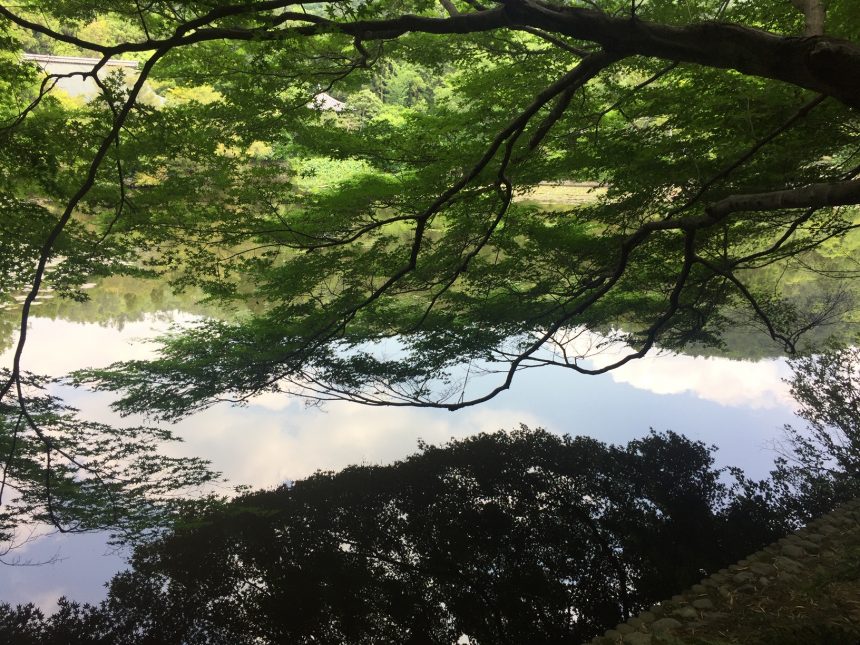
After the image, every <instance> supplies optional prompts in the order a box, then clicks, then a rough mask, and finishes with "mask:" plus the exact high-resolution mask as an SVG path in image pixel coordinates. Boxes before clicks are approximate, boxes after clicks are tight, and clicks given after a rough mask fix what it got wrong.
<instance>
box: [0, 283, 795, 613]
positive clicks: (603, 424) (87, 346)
mask: <svg viewBox="0 0 860 645" xmlns="http://www.w3.org/2000/svg"><path fill="white" fill-rule="evenodd" d="M98 301H99V299H98V298H94V301H93V303H92V304H91V305H89V307H90V310H80V309H77V310H76V312H77V315H75V316H69V317H73V318H75V319H77V320H82V319H83V320H90V321H94V320H98V319H99V318H100V317H102V318H103V320H102V324H98V323H97V322H86V323H82V322H71V321H69V320H63V319H62V318H57V319H51V318H34V319H33V320H32V324H31V330H30V335H29V340H28V344H27V348H26V350H25V354H24V368H25V369H27V370H29V371H33V372H36V373H41V374H50V375H56V376H59V375H62V374H65V373H67V372H69V371H71V370H73V369H77V368H81V367H97V366H103V365H107V364H109V363H111V362H114V361H117V360H125V359H130V358H145V357H147V356H149V355H151V354H152V352H153V350H154V346H153V345H152V343H148V342H146V341H147V339H151V338H153V337H154V336H156V335H158V334H159V333H162V332H164V331H165V330H166V329H167V328H168V326H169V324H170V323H169V321H170V320H174V321H178V322H180V323H181V322H182V321H184V320H190V317H189V315H188V314H181V313H176V312H174V313H172V314H165V313H160V314H151V313H150V314H145V315H141V316H138V317H139V318H140V319H139V320H135V321H132V322H128V321H125V322H122V324H117V323H118V322H119V321H121V320H122V318H121V317H120V318H117V317H116V316H115V315H114V314H115V312H114V313H110V312H104V315H103V316H100V315H99V311H98V310H95V309H94V308H95V307H96V306H97V304H96V303H97V302H98ZM46 304H47V303H46ZM46 309H47V307H46ZM82 311H83V314H82ZM0 359H2V364H4V365H8V364H9V363H10V361H11V350H7V351H5V352H4V353H3V354H2V357H0ZM600 361H609V357H597V358H595V359H594V361H593V363H592V364H600ZM787 375H788V369H787V367H786V366H785V363H784V362H783V361H782V360H764V361H758V362H750V361H736V360H729V359H724V358H693V357H689V356H679V355H662V356H657V355H652V356H648V357H646V358H644V359H641V360H639V361H634V362H631V363H628V364H627V365H625V366H624V367H623V368H621V369H619V370H617V371H615V372H612V373H610V374H607V375H602V376H596V377H587V376H581V375H578V374H574V373H568V372H566V371H562V370H558V369H542V370H528V371H527V372H525V373H522V374H521V375H519V376H518V377H517V379H516V380H515V382H514V386H513V389H512V390H511V391H508V392H505V393H503V394H502V395H500V396H499V397H497V398H496V399H494V400H492V401H490V402H488V403H485V404H483V405H482V406H479V407H475V408H468V409H465V410H461V411H459V412H455V413H451V412H447V411H443V410H423V409H405V408H367V407H362V406H358V405H356V404H350V403H330V404H328V405H326V407H324V408H322V409H319V408H314V407H311V408H308V407H306V406H304V404H303V403H302V402H301V401H299V400H295V399H288V398H285V397H283V396H276V395H264V396H262V397H259V398H257V399H255V400H254V402H253V403H252V404H251V405H249V406H247V407H243V408H235V407H230V406H228V405H226V404H225V405H219V406H216V407H214V408H212V409H210V410H207V411H205V412H202V413H200V414H197V415H195V416H193V417H191V418H188V419H185V420H183V421H181V422H180V423H179V424H177V425H175V426H174V427H173V428H172V429H173V430H174V431H175V432H176V434H177V435H179V436H181V437H182V438H183V439H184V443H182V444H179V445H178V446H171V447H170V450H171V451H172V452H173V453H174V454H183V455H195V456H201V457H204V458H207V459H210V460H211V461H212V462H213V464H214V467H215V468H216V469H217V470H220V471H222V472H223V473H224V475H225V476H226V477H228V478H229V479H230V482H231V483H232V484H247V485H250V486H253V487H272V486H275V485H277V484H279V483H281V482H283V481H285V480H294V479H298V478H301V477H304V476H306V475H308V474H310V473H312V472H314V471H315V470H318V469H322V470H329V469H339V468H342V467H344V466H346V465H348V464H352V463H359V462H369V463H386V462H390V461H393V460H395V459H398V458H401V457H404V456H406V455H407V454H409V453H411V452H414V451H415V450H416V444H417V442H418V440H419V439H423V440H424V441H427V442H429V443H439V442H444V441H446V440H447V439H449V438H451V437H458V438H459V437H465V436H468V435H471V434H475V433H478V432H493V431H496V430H499V429H500V428H512V427H515V426H516V425H517V424H519V423H525V424H527V425H530V426H542V427H545V428H546V429H548V430H550V431H553V432H558V433H569V434H584V435H590V436H593V437H597V438H599V439H601V440H603V441H607V442H617V443H622V442H626V441H628V440H630V439H633V438H636V437H640V436H642V435H644V434H646V433H647V432H648V430H649V428H654V429H655V430H668V429H671V430H674V431H676V432H679V433H682V434H685V435H687V436H688V437H691V438H694V439H701V440H703V441H705V442H706V443H708V444H716V445H717V446H718V447H719V449H720V451H719V454H718V461H719V465H736V466H740V467H742V468H743V469H744V470H746V471H747V473H748V474H749V475H751V476H755V477H763V476H765V475H766V474H767V471H768V470H769V468H770V466H771V464H772V462H773V457H774V453H773V451H772V449H771V445H772V443H773V442H774V441H775V440H778V439H779V437H780V434H781V429H782V426H783V424H785V423H789V422H792V421H795V419H794V417H793V415H792V409H793V403H792V401H791V399H790V397H789V395H788V388H787V386H786V385H785V384H784V383H783V382H782V380H781V379H782V378H785V377H786V376H787ZM56 393H57V394H59V395H61V396H63V397H64V398H65V400H66V401H67V402H69V403H70V404H72V405H74V406H76V407H78V408H80V409H81V410H82V411H83V413H84V416H86V417H87V418H91V419H93V420H97V421H103V422H107V423H135V422H140V421H141V420H139V419H125V420H123V421H119V419H118V417H117V415H115V414H114V413H112V412H111V410H110V408H109V404H110V401H111V398H110V395H107V394H95V393H91V392H85V391H80V390H72V389H68V388H57V390H56ZM16 555H17V557H18V558H20V559H21V561H22V562H27V561H32V562H38V561H43V560H47V559H51V558H55V557H56V558H59V559H58V561H57V562H55V563H53V564H46V565H43V566H33V567H30V566H21V567H2V569H0V571H2V575H0V601H3V602H10V603H13V604H14V603H20V602H35V603H37V604H39V605H40V606H42V607H43V608H44V609H46V610H48V611H50V610H51V609H52V608H53V606H54V601H55V600H56V598H57V597H58V596H61V595H66V596H68V597H70V598H73V599H75V600H79V601H88V602H95V601H98V600H99V599H101V598H102V597H103V596H104V593H105V590H104V587H103V585H104V583H105V582H106V581H107V580H108V579H109V577H110V576H111V575H112V573H114V572H115V571H117V570H119V569H121V568H122V567H123V564H124V560H123V555H124V554H122V553H112V552H111V551H110V550H109V548H108V547H107V546H106V542H105V538H104V536H102V535H88V536H50V537H46V538H42V539H40V540H38V541H35V542H33V543H31V544H28V545H27V546H25V547H23V548H21V549H19V550H18V551H17V552H16Z"/></svg>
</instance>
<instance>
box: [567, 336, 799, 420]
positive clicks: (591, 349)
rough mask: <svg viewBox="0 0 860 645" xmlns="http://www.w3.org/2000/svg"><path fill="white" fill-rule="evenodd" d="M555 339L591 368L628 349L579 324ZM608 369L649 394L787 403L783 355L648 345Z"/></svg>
mask: <svg viewBox="0 0 860 645" xmlns="http://www.w3.org/2000/svg"><path fill="white" fill-rule="evenodd" d="M560 340H561V342H567V343H568V345H567V346H568V349H569V350H570V351H571V352H572V353H573V354H576V355H579V356H582V357H586V359H585V360H586V362H587V363H589V365H590V367H592V368H602V367H606V366H608V365H611V364H612V363H614V362H616V361H618V360H619V359H620V358H622V357H624V356H625V355H627V354H629V353H630V352H632V351H633V350H631V349H630V348H629V347H628V346H627V345H625V344H624V343H621V342H614V343H607V340H606V339H605V338H604V337H602V336H600V335H598V334H592V333H589V332H583V331H580V330H576V331H572V332H568V335H567V337H566V338H561V339H560ZM610 374H611V377H612V380H613V381H615V382H616V383H626V384H628V385H631V386H633V387H635V388H638V389H640V390H648V391H649V392H654V393H655V394H681V393H685V392H689V393H691V394H694V395H695V396H696V397H698V398H700V399H704V400H706V401H713V402H715V403H719V404H721V405H725V406H731V407H750V408H756V409H758V408H777V407H793V400H792V398H791V396H790V394H789V388H788V385H787V384H786V383H784V382H783V381H782V379H783V378H785V377H787V376H789V375H790V371H789V369H788V367H787V366H786V364H785V361H783V360H774V359H772V360H762V361H737V360H732V359H728V358H719V357H707V358H706V357H701V356H685V355H683V354H672V353H669V352H658V351H652V352H651V353H649V354H646V355H645V356H644V357H642V358H639V359H635V360H632V361H630V362H628V363H626V364H624V365H622V366H621V367H618V368H616V369H614V370H612V371H611V372H610Z"/></svg>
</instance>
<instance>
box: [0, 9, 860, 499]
mask: <svg viewBox="0 0 860 645" xmlns="http://www.w3.org/2000/svg"><path fill="white" fill-rule="evenodd" d="M795 5H797V6H798V7H801V8H802V9H803V11H802V12H799V11H797V10H796V8H795ZM823 7H824V3H819V2H812V1H811V0H808V1H800V0H798V1H797V2H793V3H789V2H786V1H784V0H778V1H777V0H768V1H767V2H731V3H726V2H723V1H722V0H720V1H717V0H713V1H706V0H700V1H696V2H685V3H677V2H668V1H663V0H650V1H643V2H640V3H638V4H637V3H632V4H628V3H626V2H614V1H611V0H608V1H599V2H590V1H589V2H587V3H586V2H583V3H580V2H567V3H560V4H558V3H552V2H543V1H538V0H507V1H506V2H501V3H492V4H488V5H484V4H482V3H480V2H478V1H477V0H451V1H449V0H444V1H443V0H440V2H439V3H438V4H437V3H435V2H429V1H426V0H404V1H400V2H392V1H391V0H386V1H383V0H371V1H366V2H365V1H359V2H356V1H354V0H330V1H327V2H321V3H313V4H300V3H298V2H296V1H294V0H267V1H264V2H249V3H241V2H216V1H208V0H207V1H202V2H196V1H182V2H161V1H159V0H156V1H154V2H150V3H147V4H146V5H145V6H144V5H141V4H140V3H139V2H131V1H128V2H126V1H124V0H120V1H118V2H112V3H110V6H109V7H106V6H105V3H102V2H94V1H89V0H74V1H65V0H60V1H56V2H50V3H46V2H41V1H36V0H24V1H23V2H19V3H17V4H16V5H15V6H14V7H9V6H6V5H0V85H2V87H0V90H2V91H0V124H2V125H0V138H2V145H0V215H1V216H0V227H2V233H3V234H2V235H0V269H2V271H0V273H2V278H0V281H2V283H0V293H2V296H0V297H2V298H3V300H4V304H9V305H11V304H12V303H15V302H17V300H21V301H22V302H21V309H20V327H19V333H18V337H17V339H16V344H15V348H14V350H15V351H14V358H13V363H12V365H11V367H10V370H9V372H8V374H7V375H6V376H4V377H3V379H2V380H0V401H2V402H4V404H5V403H8V404H9V405H10V406H15V405H16V406H17V407H18V408H19V409H20V410H22V413H23V412H25V411H27V409H28V406H30V405H32V404H31V403H28V400H27V397H26V396H25V393H24V391H23V390H24V388H22V384H23V383H24V382H25V381H26V379H27V377H26V372H25V363H26V352H25V351H24V350H25V344H26V332H27V320H28V317H29V316H30V312H31V309H32V307H33V305H34V304H35V303H36V302H37V299H38V298H39V297H40V294H42V293H44V291H45V290H46V289H54V290H55V291H57V292H58V293H59V294H60V295H62V296H64V297H69V298H77V299H84V298H86V295H85V292H84V291H83V289H82V287H83V285H84V283H85V282H86V281H87V280H88V279H91V278H92V277H93V276H105V275H111V274H114V275H115V274H149V275H151V274H156V275H158V274H160V275H164V276H167V277H168V278H169V279H170V280H171V281H172V283H173V285H174V287H175V288H178V289H181V288H186V289H201V290H202V291H203V293H205V294H206V295H207V297H208V298H209V299H210V305H209V306H210V307H212V306H217V307H219V308H221V309H222V310H223V311H224V312H225V315H223V316H221V317H219V318H218V319H210V320H206V321H203V322H201V323H199V324H198V325H196V326H193V327H191V328H189V329H186V330H184V331H183V332H181V333H178V334H176V335H173V336H170V337H168V338H165V339H164V342H163V347H162V351H161V355H160V357H159V358H158V359H157V360H155V361H149V362H140V361H137V362H128V363H123V364H117V365H114V366H113V367H112V368H110V369H107V370H96V371H89V372H82V373H79V374H78V375H77V377H76V382H78V383H90V384H94V385H95V386H97V387H100V388H104V389H108V390H114V391H118V392H120V393H121V394H122V398H121V400H120V402H119V405H120V408H121V409H122V410H124V411H126V412H146V413H149V414H152V415H156V416H162V417H166V418H176V417H178V416H181V415H183V414H187V413H189V412H191V411H194V410H197V409H200V408H201V407H205V406H207V405H210V404H212V403H213V402H215V401H218V400H223V399H229V400H233V401H244V400H247V399H248V398H249V397H251V396H253V395H255V394H258V393H260V392H264V391H269V390H277V391H288V392H294V393H298V394H302V395H305V396H308V397H310V398H318V399H330V398H342V399H349V400H354V401H360V402H363V403H368V404H379V405H381V404H387V405H425V406H440V407H447V408H450V409H456V408H459V407H463V406H466V405H473V404H476V403H480V402H482V401H485V400H487V399H489V398H491V397H493V396H495V395H496V394H498V393H499V392H501V391H502V390H504V389H506V388H508V387H509V386H510V385H511V383H512V382H513V380H514V376H515V375H516V373H517V372H518V371H519V370H521V369H525V368H530V367H536V366H544V365H553V366H561V367H564V368H567V369H572V370H575V371H579V372H583V373H594V372H596V371H605V370H608V369H612V368H613V367H616V366H618V365H621V364H623V363H625V362H627V361H629V360H632V359H635V358H637V357H639V356H642V355H644V354H645V353H646V352H648V351H649V350H650V349H651V348H652V347H653V346H654V345H656V344H659V345H661V346H664V347H669V348H683V347H687V346H689V345H690V344H692V343H695V344H698V345H699V346H700V345H701V344H711V345H719V344H720V342H721V337H722V335H723V331H724V330H725V329H726V328H734V327H736V326H738V325H740V324H741V323H743V322H744V321H746V320H752V321H754V322H755V323H756V324H757V325H759V326H760V327H761V328H763V329H764V331H765V332H766V333H767V335H768V336H769V337H770V338H772V339H773V340H775V341H777V342H778V343H779V344H780V345H781V346H782V347H783V349H785V350H788V351H792V350H794V349H795V348H796V346H797V344H798V342H799V339H800V337H801V336H802V334H803V333H805V332H806V331H808V330H809V329H810V328H811V327H813V326H815V325H816V324H820V323H822V322H828V321H830V320H832V319H833V318H834V317H838V316H839V315H840V314H841V313H844V311H845V310H846V309H850V308H851V306H850V303H848V300H847V298H848V296H850V295H851V294H850V289H848V290H846V289H844V288H838V287H833V288H828V289H825V290H822V296H821V297H820V298H819V299H818V300H817V301H813V302H809V303H804V304H805V305H808V306H807V307H806V311H801V310H799V309H798V306H797V305H798V304H799V303H798V302H797V301H792V300H791V299H786V298H785V297H783V296H784V295H786V292H785V290H784V289H782V282H781V281H782V280H783V279H784V278H785V277H786V276H789V277H793V276H795V274H796V272H797V268H798V267H811V268H812V269H814V270H819V271H820V272H821V273H822V274H823V275H824V276H826V277H827V278H828V279H830V278H832V277H846V276H851V275H852V273H851V272H850V271H846V270H845V266H843V265H842V264H840V262H839V259H840V257H844V256H845V255H848V254H850V253H851V252H853V251H852V249H856V246H857V244H856V235H855V237H854V238H851V237H849V235H850V234H852V233H854V232H855V231H856V228H857V226H858V221H857V211H856V208H855V206H856V204H857V203H858V202H860V182H858V180H857V179H855V177H856V175H857V174H858V172H860V166H857V165H856V163H857V162H856V151H857V136H856V133H857V125H858V124H857V108H858V106H860V94H858V92H860V90H858V85H857V83H856V79H857V78H858V76H860V50H858V47H857V46H856V45H855V44H854V43H855V42H856V41H857V39H858V33H857V30H858V28H859V27H858V25H860V19H858V18H860V16H858V14H857V11H858V9H857V5H856V3H853V2H849V1H847V0H844V1H838V0H834V1H833V2H830V3H827V11H826V15H825V14H824V13H822V11H823V9H822V8H823ZM816 12H817V13H816ZM801 34H803V35H801ZM25 52H29V53H30V54H53V55H65V56H67V55H79V56H90V57H92V58H91V59H90V60H89V61H86V60H85V61H83V62H79V64H80V65H81V66H82V68H81V69H80V70H79V71H72V72H52V71H51V70H50V69H49V70H48V71H47V72H45V71H44V70H42V69H41V68H40V67H39V65H37V64H35V63H34V62H32V57H29V58H28V57H25V56H23V54H24V53H25ZM116 59H125V60H136V61H138V63H139V65H138V68H137V71H136V75H135V74H131V75H130V76H129V75H123V74H112V73H109V71H108V70H110V69H111V68H110V66H109V65H108V63H110V62H112V61H114V60H116ZM75 80H81V81H86V82H89V83H91V84H93V85H94V86H95V87H97V89H98V91H97V92H96V94H97V96H96V98H95V99H93V100H90V101H84V100H82V99H80V98H74V97H70V96H69V95H68V94H64V91H63V87H68V85H64V84H66V83H68V82H71V81H75ZM324 92H331V93H333V94H334V95H335V98H336V99H339V100H344V101H345V102H346V105H347V109H345V110H341V111H337V110H328V109H323V108H322V107H321V105H322V103H321V102H320V101H319V100H317V99H316V98H315V97H317V98H322V97H320V94H321V93H324ZM323 103H324V101H323ZM351 103H352V106H353V107H349V106H350V104H351ZM553 182H556V183H557V182H596V184H597V185H598V189H596V190H595V191H594V192H593V193H592V195H591V197H590V199H587V200H584V201H580V202H572V201H571V200H566V199H560V200H559V201H558V202H556V205H555V206H552V205H550V206H549V207H547V206H546V205H537V204H535V203H534V202H533V201H529V196H530V195H533V194H538V193H539V192H540V191H546V190H547V186H548V185H551V184H552V183H553ZM840 240H841V241H843V242H844V243H845V245H846V246H845V247H842V248H840V247H839V246H837V243H838V242H839V241H840ZM852 245H853V246H852ZM834 258H835V259H834ZM16 296H17V300H16ZM846 303H848V304H846ZM586 330H588V331H586ZM592 332H599V333H601V334H603V336H604V337H606V336H608V337H610V338H614V339H622V340H624V341H625V342H627V343H628V344H629V347H630V349H629V352H628V353H627V354H626V355H624V356H623V357H622V358H620V359H619V360H618V361H616V362H615V363H612V364H610V365H607V366H606V367H603V368H600V369H593V368H591V367H590V366H589V364H588V363H587V362H584V360H583V359H584V358H585V357H586V356H587V354H588V352H589V350H590V349H595V343H596V345H597V349H599V348H600V345H601V344H602V342H603V341H602V340H600V338H601V337H595V336H592V335H590V334H591V333H592ZM595 338H597V340H595ZM4 409H6V408H4ZM9 409H10V410H13V412H11V413H10V414H11V415H12V416H11V417H10V418H12V419H14V415H15V413H14V408H13V407H10V408H9ZM6 427H7V428H12V427H14V423H11V422H10V423H6ZM30 427H31V428H32V429H33V432H34V433H35V436H36V439H37V441H39V442H41V444H42V446H43V448H45V450H46V459H47V457H48V456H50V454H51V451H52V450H53V449H54V448H53V447H54V446H56V445H57V443H56V442H58V441H59V439H56V438H54V437H52V436H51V435H50V433H44V432H43V433H41V434H40V433H39V432H37V431H36V428H37V427H38V424H32V426H30ZM4 436H7V437H8V436H9V431H8V430H7V431H6V433H5V434H4ZM13 436H14V431H13ZM10 450H12V453H14V450H15V448H14V447H10ZM12 453H10V454H12ZM7 463H11V461H9V460H7ZM46 470H48V471H49V472H50V470H51V467H50V465H46ZM49 479H50V478H49ZM76 481H80V480H76ZM48 500H50V496H48V497H47V498H46V500H45V501H46V503H47V501H48Z"/></svg>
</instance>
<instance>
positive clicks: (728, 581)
mask: <svg viewBox="0 0 860 645" xmlns="http://www.w3.org/2000/svg"><path fill="white" fill-rule="evenodd" d="M857 551H860V499H857V500H853V501H851V502H849V503H847V504H844V505H843V506H840V507H839V508H837V509H836V510H834V511H832V512H831V513H828V514H827V515H825V516H823V517H821V518H819V519H818V520H815V521H814V522H811V523H810V524H809V525H808V526H806V527H804V528H802V529H800V530H799V531H797V532H796V533H794V534H792V535H789V536H788V537H785V538H782V539H781V540H779V541H778V542H775V543H774V544H771V545H770V546H768V547H765V548H764V549H762V550H761V551H758V552H756V553H753V554H752V555H750V556H749V557H747V558H745V559H743V560H741V561H740V562H738V563H737V564H733V565H731V566H730V567H728V568H727V569H721V570H720V571H718V572H717V573H715V574H713V575H712V576H709V577H707V578H704V579H703V580H702V581H701V582H700V583H699V584H695V585H693V586H692V587H691V588H690V589H688V590H687V591H685V592H684V593H681V594H679V595H677V596H673V597H672V599H671V600H667V601H665V602H661V603H658V604H656V605H654V606H652V607H651V608H650V610H648V611H644V612H642V613H641V614H639V615H638V616H636V617H634V618H631V619H630V620H628V621H627V622H626V623H621V624H619V625H617V626H616V627H615V628H614V629H610V630H608V631H607V632H606V633H605V634H604V635H602V636H598V637H596V638H594V639H593V640H592V641H591V643H592V644H593V645H662V644H666V645H669V644H671V645H685V644H686V643H690V642H696V643H699V642H705V640H706V641H707V642H726V643H733V642H741V643H743V642H746V641H745V639H744V636H743V634H741V635H740V636H739V637H738V638H735V637H734V636H733V635H732V634H731V633H730V632H731V626H732V624H733V622H734V621H732V618H733V614H734V615H736V614H738V613H739V612H747V613H749V612H751V611H755V612H758V616H759V619H758V623H759V624H760V623H761V622H762V617H765V619H767V616H768V613H770V614H773V615H772V616H771V618H770V619H771V620H790V619H791V618H793V616H794V615H796V614H797V611H798V610H804V611H805V610H807V609H809V607H804V606H800V605H797V606H790V607H785V604H786V603H785V602H784V600H783V599H784V598H787V597H791V596H792V592H793V591H794V590H795V589H797V588H798V587H799V586H802V585H803V583H805V582H807V581H810V580H814V581H817V582H816V585H819V586H821V585H826V583H828V581H830V580H832V579H839V578H840V575H839V573H840V572H842V571H843V568H844V565H845V563H844V562H842V561H841V560H842V559H843V558H844V557H845V554H846V553H855V552H857ZM851 576H853V573H852V574H851ZM843 577H844V576H843ZM854 584H855V587H856V588H857V589H858V591H860V584H858V581H856V580H854ZM815 588H817V587H815ZM822 588H823V587H822ZM768 599H772V600H773V602H767V601H768ZM809 600H810V599H809V597H808V595H807V596H806V597H805V598H804V602H805V604H806V605H814V604H815V603H814V602H809ZM813 600H814V599H813ZM848 602H849V603H851V604H853V605H855V606H858V605H860V597H858V598H857V601H856V602H855V601H848ZM789 604H790V603H789ZM851 604H849V606H848V608H846V607H844V606H843V607H841V608H837V609H836V611H835V612H834V610H833V609H831V610H830V613H838V614H839V615H837V616H832V619H833V620H832V621H830V617H828V622H833V623H834V624H835V625H836V627H839V628H841V627H842V626H845V627H846V628H847V629H851V628H852V627H856V628H857V630H858V631H860V607H858V608H857V609H856V610H854V611H852V610H851ZM775 610H776V611H775ZM777 611H778V612H779V615H776V613H777ZM697 635H698V636H702V637H706V638H703V640H699V638H698V637H697ZM828 642H829V641H828ZM840 642H842V641H840ZM851 642H852V643H853V642H855V641H851ZM858 642H860V641H858ZM834 645H836V643H835V642H834Z"/></svg>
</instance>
